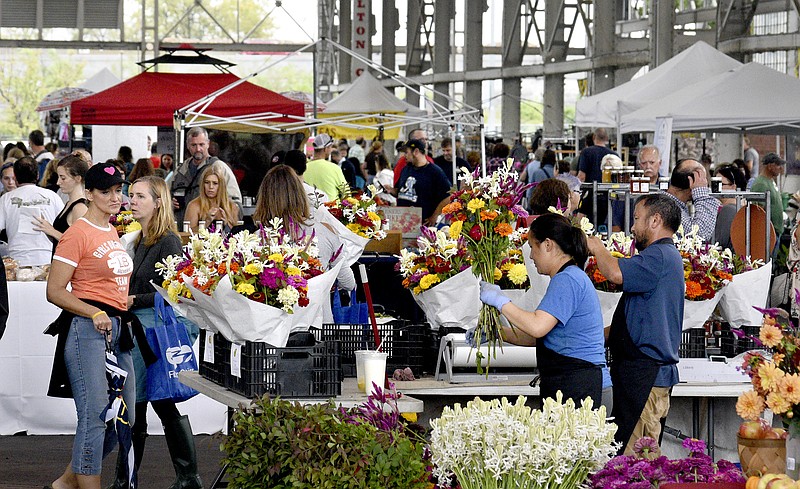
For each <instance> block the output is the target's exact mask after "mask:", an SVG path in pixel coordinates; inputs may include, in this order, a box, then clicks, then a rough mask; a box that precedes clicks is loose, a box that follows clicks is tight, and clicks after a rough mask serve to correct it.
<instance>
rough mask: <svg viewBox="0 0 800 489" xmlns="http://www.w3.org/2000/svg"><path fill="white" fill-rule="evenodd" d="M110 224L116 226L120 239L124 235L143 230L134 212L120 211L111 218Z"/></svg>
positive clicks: (109, 219)
mask: <svg viewBox="0 0 800 489" xmlns="http://www.w3.org/2000/svg"><path fill="white" fill-rule="evenodd" d="M108 222H109V224H111V225H112V226H114V229H116V230H117V234H118V235H119V236H120V237H122V235H123V234H127V233H131V232H133V231H138V230H140V229H142V225H141V224H139V221H137V220H136V219H134V217H133V212H131V211H120V212H119V214H114V215H112V216H111V217H109V218H108Z"/></svg>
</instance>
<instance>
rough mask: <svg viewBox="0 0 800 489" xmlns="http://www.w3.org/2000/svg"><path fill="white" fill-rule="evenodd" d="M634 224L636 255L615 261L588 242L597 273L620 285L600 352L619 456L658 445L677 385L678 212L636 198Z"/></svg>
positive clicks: (664, 201)
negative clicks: (643, 441) (606, 355)
mask: <svg viewBox="0 0 800 489" xmlns="http://www.w3.org/2000/svg"><path fill="white" fill-rule="evenodd" d="M633 220H634V221H633V227H632V229H631V234H632V235H633V237H634V239H635V240H636V248H637V249H638V250H639V254H638V255H634V256H632V257H630V258H616V257H613V256H612V255H611V253H610V252H609V251H608V250H607V249H606V247H605V246H604V245H603V242H602V241H601V240H600V239H599V238H597V237H591V238H589V241H588V244H589V252H590V253H591V254H593V255H594V256H595V257H596V259H597V267H598V269H599V270H600V272H601V273H602V274H603V275H604V276H605V277H606V278H608V280H609V281H610V282H612V283H615V284H621V285H622V291H623V293H622V299H621V300H620V301H619V304H618V306H617V309H616V311H615V312H614V317H613V319H612V321H611V327H610V331H609V332H608V341H607V344H608V346H609V347H610V349H611V381H612V382H613V384H614V408H613V410H612V412H611V415H612V416H613V417H614V422H615V423H616V424H617V426H618V429H617V433H616V435H615V439H616V441H618V442H620V443H622V447H620V451H621V452H623V450H624V453H625V454H626V455H630V454H632V453H633V445H634V443H636V441H637V440H639V438H641V437H643V436H649V437H652V438H653V439H655V440H659V438H660V435H661V419H662V418H666V417H667V413H668V412H669V396H670V392H671V390H672V386H673V385H675V384H677V383H678V368H677V364H678V347H679V345H680V341H681V329H682V325H683V297H684V288H685V284H684V275H683V261H682V259H681V256H680V253H679V252H678V249H677V248H676V247H675V244H674V243H673V241H672V235H673V234H675V231H677V229H678V226H680V223H681V211H680V208H679V207H678V205H677V204H676V203H675V202H674V200H673V199H672V197H670V196H668V195H666V194H663V193H661V194H650V195H645V196H643V197H641V198H639V200H638V201H637V202H636V207H635V210H634V213H633Z"/></svg>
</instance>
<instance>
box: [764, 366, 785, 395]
mask: <svg viewBox="0 0 800 489" xmlns="http://www.w3.org/2000/svg"><path fill="white" fill-rule="evenodd" d="M784 375H786V372H784V371H783V370H781V369H779V368H778V366H777V365H775V364H774V363H772V362H765V363H764V364H763V365H762V366H761V367H760V368H759V369H758V378H759V379H761V388H763V389H764V390H765V391H770V390H773V389H774V388H775V387H776V386H777V385H778V381H779V380H781V378H782V377H783V376H784Z"/></svg>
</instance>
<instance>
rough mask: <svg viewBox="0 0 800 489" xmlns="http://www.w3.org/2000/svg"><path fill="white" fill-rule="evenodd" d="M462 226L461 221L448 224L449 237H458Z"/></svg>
mask: <svg viewBox="0 0 800 489" xmlns="http://www.w3.org/2000/svg"><path fill="white" fill-rule="evenodd" d="M463 226H464V223H463V221H454V222H453V223H451V224H450V232H449V234H450V238H452V239H458V237H459V236H460V235H461V228H462V227H463Z"/></svg>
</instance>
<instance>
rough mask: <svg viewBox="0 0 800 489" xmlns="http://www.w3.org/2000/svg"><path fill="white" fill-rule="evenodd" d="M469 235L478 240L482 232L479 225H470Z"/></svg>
mask: <svg viewBox="0 0 800 489" xmlns="http://www.w3.org/2000/svg"><path fill="white" fill-rule="evenodd" d="M469 237H470V238H472V239H474V240H475V241H478V240H479V239H481V238H482V237H483V233H482V232H481V227H480V226H479V225H477V224H476V225H474V226H472V229H470V230H469Z"/></svg>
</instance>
